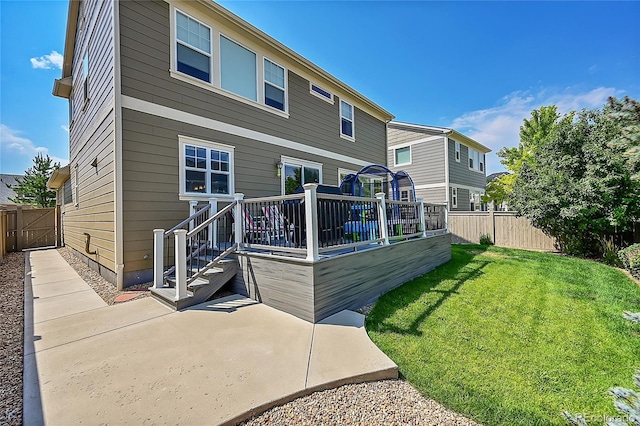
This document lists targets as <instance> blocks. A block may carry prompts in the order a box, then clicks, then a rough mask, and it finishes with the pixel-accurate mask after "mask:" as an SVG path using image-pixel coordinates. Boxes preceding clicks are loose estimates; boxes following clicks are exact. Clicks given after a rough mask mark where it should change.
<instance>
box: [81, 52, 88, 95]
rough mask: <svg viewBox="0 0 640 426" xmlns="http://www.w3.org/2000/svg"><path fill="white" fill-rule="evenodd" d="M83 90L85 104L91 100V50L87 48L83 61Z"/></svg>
mask: <svg viewBox="0 0 640 426" xmlns="http://www.w3.org/2000/svg"><path fill="white" fill-rule="evenodd" d="M82 89H83V92H84V102H85V103H86V102H87V101H88V100H89V48H87V51H86V52H85V53H84V58H83V59H82Z"/></svg>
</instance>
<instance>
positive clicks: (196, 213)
mask: <svg viewBox="0 0 640 426" xmlns="http://www.w3.org/2000/svg"><path fill="white" fill-rule="evenodd" d="M209 208H211V206H210V205H208V204H207V205H206V206H204V207H203V208H201V209H200V210H198V211H197V212H195V213H194V214H192V215H191V216H189V217H188V218H186V219H185V220H183V221H182V222H180V223H179V224H177V225H176V226H174V227H173V228H171V229H169V230H168V231H165V233H164V235H165V236H168V235H170V234H173V232H174V231H175V230H176V229H181V228H182V227H183V226H185V225H186V224H187V223H189V222H191V221H192V220H194V219H195V218H196V217H198V216H200V215H202V214H204V212H206V211H207V210H209Z"/></svg>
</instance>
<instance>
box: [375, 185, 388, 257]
mask: <svg viewBox="0 0 640 426" xmlns="http://www.w3.org/2000/svg"><path fill="white" fill-rule="evenodd" d="M385 197H386V194H385V193H384V192H377V193H376V198H377V199H378V222H379V223H378V226H379V227H380V238H382V239H383V241H382V244H383V245H385V246H388V245H389V229H388V228H387V202H386V201H385Z"/></svg>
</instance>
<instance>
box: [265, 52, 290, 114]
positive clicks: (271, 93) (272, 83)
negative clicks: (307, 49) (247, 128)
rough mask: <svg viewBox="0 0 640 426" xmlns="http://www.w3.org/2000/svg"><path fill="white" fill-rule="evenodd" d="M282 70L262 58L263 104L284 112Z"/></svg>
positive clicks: (284, 90) (283, 79)
mask: <svg viewBox="0 0 640 426" xmlns="http://www.w3.org/2000/svg"><path fill="white" fill-rule="evenodd" d="M285 92H286V89H285V78H284V68H283V67H281V66H280V65H278V64H276V63H275V62H273V61H270V60H269V59H267V58H264V103H265V105H268V106H270V107H273V108H276V109H279V110H280V111H284V110H285V102H286V100H285V98H286V97H285Z"/></svg>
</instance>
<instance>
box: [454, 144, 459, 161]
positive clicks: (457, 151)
mask: <svg viewBox="0 0 640 426" xmlns="http://www.w3.org/2000/svg"><path fill="white" fill-rule="evenodd" d="M455 153H456V161H457V162H458V163H459V162H460V142H455Z"/></svg>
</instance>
